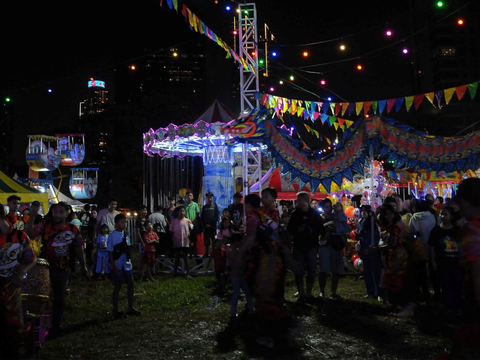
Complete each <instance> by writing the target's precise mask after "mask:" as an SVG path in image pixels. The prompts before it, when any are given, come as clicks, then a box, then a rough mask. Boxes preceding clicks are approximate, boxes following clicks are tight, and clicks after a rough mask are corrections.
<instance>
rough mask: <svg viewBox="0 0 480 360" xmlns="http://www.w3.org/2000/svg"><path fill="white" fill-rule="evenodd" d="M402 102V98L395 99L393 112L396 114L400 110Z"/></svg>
mask: <svg viewBox="0 0 480 360" xmlns="http://www.w3.org/2000/svg"><path fill="white" fill-rule="evenodd" d="M403 100H404V98H403V97H402V98H398V99H395V110H396V111H397V112H399V111H400V109H401V108H402V104H403Z"/></svg>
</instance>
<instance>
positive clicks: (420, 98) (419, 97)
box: [413, 94, 425, 110]
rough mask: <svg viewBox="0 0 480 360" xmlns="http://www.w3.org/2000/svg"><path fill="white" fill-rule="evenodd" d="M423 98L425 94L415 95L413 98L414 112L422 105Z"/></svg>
mask: <svg viewBox="0 0 480 360" xmlns="http://www.w3.org/2000/svg"><path fill="white" fill-rule="evenodd" d="M424 97H425V94H420V95H415V96H414V97H413V103H414V104H415V110H418V107H419V106H420V104H421V103H422V101H423V98H424Z"/></svg>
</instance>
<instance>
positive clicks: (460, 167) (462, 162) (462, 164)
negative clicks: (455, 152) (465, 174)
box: [456, 159, 467, 171]
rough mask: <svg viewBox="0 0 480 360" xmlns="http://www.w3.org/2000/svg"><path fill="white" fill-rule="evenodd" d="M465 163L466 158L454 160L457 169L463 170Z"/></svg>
mask: <svg viewBox="0 0 480 360" xmlns="http://www.w3.org/2000/svg"><path fill="white" fill-rule="evenodd" d="M466 163H467V160H465V159H462V160H458V161H456V165H457V171H464V168H465V164H466Z"/></svg>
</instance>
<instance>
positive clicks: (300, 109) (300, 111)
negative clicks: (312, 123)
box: [297, 106, 304, 117]
mask: <svg viewBox="0 0 480 360" xmlns="http://www.w3.org/2000/svg"><path fill="white" fill-rule="evenodd" d="M303 110H304V109H303V108H302V107H301V106H299V107H298V109H297V116H298V117H300V116H302V114H303Z"/></svg>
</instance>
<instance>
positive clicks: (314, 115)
mask: <svg viewBox="0 0 480 360" xmlns="http://www.w3.org/2000/svg"><path fill="white" fill-rule="evenodd" d="M319 116H320V113H319V112H317V111H314V112H313V120H315V121H317V119H318V117H319Z"/></svg>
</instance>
